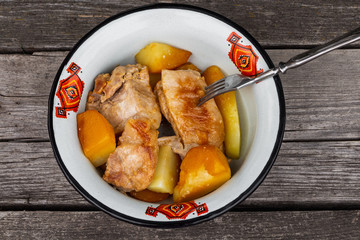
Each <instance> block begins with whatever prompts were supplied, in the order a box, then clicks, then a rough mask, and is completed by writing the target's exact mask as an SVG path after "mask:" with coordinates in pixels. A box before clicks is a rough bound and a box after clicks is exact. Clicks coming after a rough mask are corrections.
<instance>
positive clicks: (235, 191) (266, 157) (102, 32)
mask: <svg viewBox="0 0 360 240" xmlns="http://www.w3.org/2000/svg"><path fill="white" fill-rule="evenodd" d="M233 32H234V33H235V34H236V35H237V36H239V37H240V40H239V44H241V46H251V49H252V52H253V53H254V54H255V55H257V56H258V60H257V65H256V70H257V71H258V72H259V71H261V70H267V69H268V68H269V67H272V66H273V63H272V62H271V60H270V58H269V57H268V55H267V54H266V52H265V51H264V50H263V49H262V48H261V46H260V45H259V44H258V43H257V42H256V40H255V39H254V38H253V37H251V36H250V34H249V33H248V32H247V31H245V30H244V29H243V28H241V27H240V26H238V25H237V24H235V23H233V22H231V21H230V20H228V19H226V18H224V17H223V16H220V15H218V14H216V13H213V12H210V11H207V10H205V9H201V8H196V7H191V6H186V5H175V4H156V5H151V6H145V7H142V8H137V9H134V10H131V11H127V12H123V13H120V14H118V15H116V16H113V17H111V18H109V19H107V20H106V21H104V22H103V23H101V24H100V25H99V26H97V27H96V28H94V29H93V30H91V31H90V32H89V33H88V34H87V35H85V36H84V37H83V38H82V39H81V40H80V41H79V42H78V43H77V44H76V45H75V47H74V48H73V50H72V51H71V52H70V53H69V54H68V55H67V57H66V58H65V60H64V62H63V63H62V65H61V66H60V68H59V71H58V73H57V75H56V77H55V80H54V83H53V86H52V89H51V93H50V98H49V117H48V127H49V135H50V140H51V143H52V147H53V150H54V154H55V157H56V159H57V161H58V164H59V166H60V168H61V169H62V171H63V173H64V175H65V176H66V178H67V179H68V180H69V182H70V183H71V184H72V185H73V186H74V187H75V188H76V189H77V190H78V191H79V193H80V194H81V195H83V196H84V197H85V198H86V199H87V200H88V201H90V202H91V203H93V204H94V205H96V206H97V207H99V208H100V209H102V210H103V211H105V212H106V213H108V214H110V215H112V216H114V217H116V218H118V219H121V220H125V221H127V222H131V223H134V224H139V225H145V226H155V227H179V226H185V225H191V224H195V223H200V222H203V221H205V220H209V219H213V218H214V217H216V216H218V215H220V214H222V213H224V212H226V211H228V210H229V209H231V208H232V207H234V206H235V205H237V204H239V203H240V202H242V201H243V200H244V199H245V198H247V197H248V196H249V195H250V194H251V193H252V192H253V191H255V189H256V188H257V187H258V186H259V185H260V183H261V182H262V181H263V180H264V178H265V176H266V175H267V173H268V172H269V170H270V168H271V166H272V165H273V163H274V161H275V158H276V156H277V153H278V151H279V149H280V145H281V142H282V137H283V133H284V126H285V103H284V96H283V90H282V86H281V82H280V79H279V78H278V77H274V78H273V79H269V80H267V81H264V82H261V83H259V84H256V85H253V86H250V87H247V88H245V89H243V90H241V91H240V92H237V100H238V107H239V113H240V119H241V130H242V146H241V147H242V154H241V157H240V159H238V160H232V162H231V169H232V177H231V179H230V180H229V181H228V182H226V183H225V184H224V185H223V186H221V187H220V188H219V189H217V190H216V191H214V192H212V193H210V194H208V195H206V196H204V197H202V198H199V199H196V200H195V201H193V202H189V203H184V204H178V205H165V204H166V203H169V202H165V203H162V205H161V204H155V203H146V202H142V201H138V200H136V199H133V198H131V197H128V196H126V195H124V194H122V193H120V192H119V191H117V190H115V189H114V188H113V187H111V186H110V185H109V184H107V183H106V182H105V181H104V180H103V179H102V178H101V176H100V175H99V173H98V171H97V170H96V169H95V168H94V167H93V166H92V165H91V163H90V162H89V161H88V160H87V159H86V158H85V156H84V155H83V153H82V150H81V146H80V143H79V140H78V136H77V127H76V114H77V113H81V112H83V111H84V110H85V103H86V99H87V95H88V92H89V91H90V90H91V89H92V88H93V82H94V78H95V77H96V76H97V74H99V73H104V72H110V71H111V70H112V69H113V68H114V67H115V66H117V65H119V64H121V65H126V64H129V63H134V62H135V59H134V56H135V54H136V53H137V52H138V51H139V50H140V49H141V48H142V47H144V46H145V45H146V44H148V43H150V42H154V41H156V42H164V43H168V44H171V45H173V46H176V47H179V48H183V49H187V50H189V51H191V52H192V56H191V57H190V61H191V62H193V63H194V64H195V65H197V66H198V67H199V68H200V69H202V70H204V69H205V68H206V67H208V66H210V65H218V66H220V68H221V69H222V70H223V71H224V73H226V74H233V73H238V72H239V70H238V68H237V67H236V66H235V64H234V62H232V61H231V59H230V57H229V52H231V48H232V47H233V45H234V43H232V42H231V41H228V38H229V36H230V35H231V34H232V33H233ZM230 55H231V54H230ZM72 63H74V64H73V65H71V64H72ZM68 68H69V69H68Z"/></svg>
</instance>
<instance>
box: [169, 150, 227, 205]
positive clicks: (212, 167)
mask: <svg viewBox="0 0 360 240" xmlns="http://www.w3.org/2000/svg"><path fill="white" fill-rule="evenodd" d="M230 177H231V172H230V167H229V164H228V161H227V158H226V157H225V155H224V154H223V153H222V152H221V150H220V149H218V148H217V147H215V146H212V145H203V146H198V147H194V148H192V149H190V151H189V152H188V153H187V154H186V156H185V158H184V159H183V161H182V163H181V166H180V179H179V182H178V184H177V185H176V187H175V189H174V195H173V199H174V202H176V203H178V202H185V201H190V200H194V199H196V198H199V197H202V196H204V195H206V194H208V193H210V192H212V191H214V190H215V189H217V188H218V187H220V186H221V185H222V184H224V183H225V182H226V181H227V180H229V179H230Z"/></svg>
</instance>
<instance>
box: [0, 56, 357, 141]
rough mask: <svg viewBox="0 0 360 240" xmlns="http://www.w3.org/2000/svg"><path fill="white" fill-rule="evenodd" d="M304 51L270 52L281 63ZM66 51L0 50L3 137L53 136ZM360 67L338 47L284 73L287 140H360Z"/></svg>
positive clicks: (9, 138)
mask: <svg viewBox="0 0 360 240" xmlns="http://www.w3.org/2000/svg"><path fill="white" fill-rule="evenodd" d="M302 51H303V50H268V53H269V55H270V57H271V58H272V59H273V61H274V62H275V63H278V62H279V61H282V60H283V61H286V60H288V59H289V58H290V57H291V56H294V55H295V54H298V53H300V52H302ZM65 55H66V52H50V53H45V52H39V53H35V54H33V55H20V54H3V55H0V76H1V81H0V118H1V121H0V140H3V141H4V140H15V139H24V140H26V139H30V140H31V139H36V140H39V139H40V140H46V139H48V132H47V127H46V126H47V108H48V106H47V105H48V95H49V92H50V88H51V85H52V82H53V80H54V77H55V74H56V72H57V69H58V68H59V66H60V64H61V62H62V61H63V59H64V58H65ZM349 59H351V61H349ZM344 66H346V70H344ZM359 69H360V50H358V49H351V50H337V51H334V52H332V53H329V54H328V55H325V56H323V57H322V58H319V59H318V60H314V62H312V63H309V64H307V65H304V66H303V67H301V68H298V69H293V70H289V71H288V72H287V73H286V74H284V75H281V76H280V77H281V79H282V83H283V87H284V92H285V101H286V112H287V122H286V133H285V137H284V139H285V141H294V140H296V141H298V140H304V141H306V140H312V141H313V140H329V139H332V140H334V139H340V140H341V139H352V140H354V139H360V121H359V119H360V81H359V79H360V71H359Z"/></svg>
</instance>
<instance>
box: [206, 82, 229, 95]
mask: <svg viewBox="0 0 360 240" xmlns="http://www.w3.org/2000/svg"><path fill="white" fill-rule="evenodd" d="M224 88H225V84H222V85H218V86H216V87H213V88H211V89H208V90H206V91H205V95H209V94H212V93H213V92H216V91H220V90H221V89H224Z"/></svg>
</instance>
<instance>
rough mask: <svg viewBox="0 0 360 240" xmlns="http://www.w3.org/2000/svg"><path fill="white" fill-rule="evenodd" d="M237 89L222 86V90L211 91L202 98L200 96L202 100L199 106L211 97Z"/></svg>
mask: <svg viewBox="0 0 360 240" xmlns="http://www.w3.org/2000/svg"><path fill="white" fill-rule="evenodd" d="M234 90H236V89H234V88H222V89H220V90H217V91H212V92H211V93H206V95H205V96H204V97H202V98H200V102H199V103H198V105H197V106H198V107H200V106H201V105H203V104H204V103H206V102H207V101H209V100H210V99H211V98H214V97H216V96H218V95H220V94H223V93H227V92H231V91H234Z"/></svg>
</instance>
